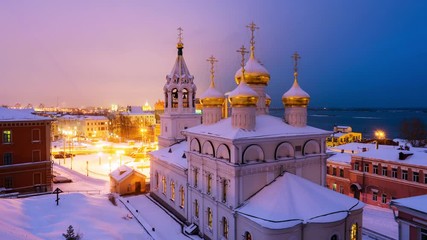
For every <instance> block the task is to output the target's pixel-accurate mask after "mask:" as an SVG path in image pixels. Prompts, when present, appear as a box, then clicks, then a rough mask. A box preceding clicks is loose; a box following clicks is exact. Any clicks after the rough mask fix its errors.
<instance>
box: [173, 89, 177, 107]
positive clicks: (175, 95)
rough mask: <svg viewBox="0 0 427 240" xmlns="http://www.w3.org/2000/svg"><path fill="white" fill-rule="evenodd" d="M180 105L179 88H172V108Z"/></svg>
mask: <svg viewBox="0 0 427 240" xmlns="http://www.w3.org/2000/svg"><path fill="white" fill-rule="evenodd" d="M177 107H178V89H176V88H174V89H172V108H177Z"/></svg>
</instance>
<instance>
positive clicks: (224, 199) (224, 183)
mask: <svg viewBox="0 0 427 240" xmlns="http://www.w3.org/2000/svg"><path fill="white" fill-rule="evenodd" d="M227 188H228V182H227V179H225V178H224V179H223V180H222V202H224V203H225V202H227Z"/></svg>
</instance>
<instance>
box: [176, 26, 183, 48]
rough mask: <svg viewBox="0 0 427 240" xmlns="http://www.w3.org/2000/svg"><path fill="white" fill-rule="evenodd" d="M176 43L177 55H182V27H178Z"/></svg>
mask: <svg viewBox="0 0 427 240" xmlns="http://www.w3.org/2000/svg"><path fill="white" fill-rule="evenodd" d="M177 30H178V43H177V44H176V47H177V48H178V55H182V49H183V48H184V43H182V39H183V37H182V32H183V31H184V29H182V28H181V27H179V28H178V29H177Z"/></svg>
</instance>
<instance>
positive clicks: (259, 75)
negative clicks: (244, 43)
mask: <svg viewBox="0 0 427 240" xmlns="http://www.w3.org/2000/svg"><path fill="white" fill-rule="evenodd" d="M234 79H235V81H236V83H237V84H239V83H240V80H241V79H242V68H240V69H239V70H237V72H236V74H235V75H234ZM245 81H246V83H247V84H254V85H268V82H269V81H270V73H268V71H267V69H265V67H264V66H262V65H261V64H260V63H259V62H258V61H257V60H256V59H255V57H254V54H253V53H251V56H250V58H249V60H248V61H247V62H246V65H245Z"/></svg>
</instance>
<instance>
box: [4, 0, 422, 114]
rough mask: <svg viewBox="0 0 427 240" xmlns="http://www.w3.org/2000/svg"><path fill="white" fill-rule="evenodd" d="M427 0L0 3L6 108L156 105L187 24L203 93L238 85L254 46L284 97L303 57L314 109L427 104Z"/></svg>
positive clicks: (189, 56) (187, 50) (277, 95)
mask: <svg viewBox="0 0 427 240" xmlns="http://www.w3.org/2000/svg"><path fill="white" fill-rule="evenodd" d="M426 12H427V1H425V0H415V1H410V2H409V1H408V2H405V1H389V0H378V1H368V0H361V1H342V0H331V1H327V2H325V1H308V0H299V1H275V0H265V1H261V0H258V1H255V0H249V1H243V0H242V1H227V0H219V1H200V0H186V1H108V0H91V1H87V0H73V1H57V0H55V1H14V0H4V1H1V2H0V81H1V83H2V84H1V86H2V89H3V91H2V96H1V98H0V104H7V105H14V104H16V103H21V104H22V105H26V104H28V103H31V104H33V105H35V106H37V105H39V104H40V103H43V104H45V105H47V106H56V104H57V102H58V103H59V105H60V106H77V107H80V106H95V105H97V106H110V105H111V104H113V103H115V104H119V105H142V104H144V103H145V101H146V100H148V102H149V103H150V104H153V103H154V102H155V101H156V100H157V99H161V98H162V97H163V95H162V88H163V85H164V83H165V75H166V74H168V73H169V72H170V70H171V68H172V66H173V63H174V61H175V56H176V41H177V30H176V29H177V28H178V27H179V26H181V27H182V28H183V29H184V44H185V45H184V57H185V60H186V62H187V66H188V67H189V69H190V72H191V73H192V74H193V75H194V76H195V83H196V84H197V86H198V95H200V94H201V93H202V92H203V91H205V89H206V88H207V86H208V84H209V65H208V63H207V62H206V59H207V58H208V57H209V56H210V55H211V54H213V55H215V57H216V58H217V59H218V60H219V62H218V64H217V66H216V83H217V84H216V85H217V87H218V88H219V90H220V91H222V92H227V91H230V90H232V89H233V88H234V87H235V83H234V73H235V72H236V70H237V69H238V67H239V60H240V59H239V54H238V53H236V50H237V49H238V48H239V47H240V46H241V45H242V44H245V45H246V46H248V45H249V38H250V34H249V31H248V30H247V29H246V28H245V26H246V25H247V24H248V23H250V22H251V21H254V22H255V23H256V24H257V25H258V26H259V27H260V29H259V30H258V31H257V32H256V33H255V41H256V57H257V58H258V59H259V60H261V62H262V63H263V64H264V65H265V67H266V68H267V70H268V71H269V72H270V74H271V81H270V84H269V86H268V87H267V91H268V93H269V95H270V96H272V98H273V102H272V105H273V106H274V107H280V106H282V104H281V100H280V99H281V96H282V94H283V93H284V92H285V91H287V89H288V88H289V87H290V86H291V84H292V80H293V76H292V60H291V57H290V56H291V55H292V54H293V53H294V51H298V52H299V53H300V55H301V57H302V58H301V61H300V67H299V70H300V74H299V80H300V85H301V87H302V88H303V89H304V90H305V91H307V92H308V93H309V94H310V95H311V99H312V100H311V103H310V106H313V107H427V101H425V97H423V96H424V95H425V93H426V92H427V84H426V83H425V81H426V80H427V70H426V69H427V67H426V65H425V64H426V63H427V47H426V43H427V27H426V26H427V14H426Z"/></svg>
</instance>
